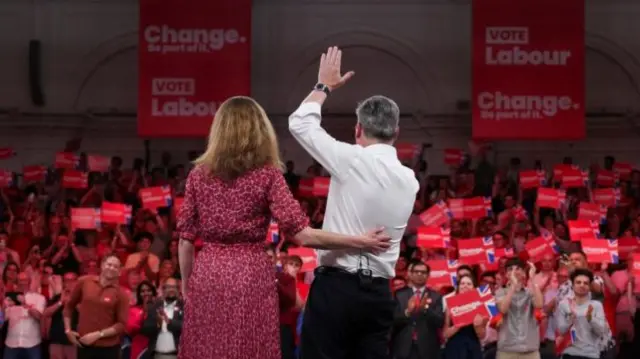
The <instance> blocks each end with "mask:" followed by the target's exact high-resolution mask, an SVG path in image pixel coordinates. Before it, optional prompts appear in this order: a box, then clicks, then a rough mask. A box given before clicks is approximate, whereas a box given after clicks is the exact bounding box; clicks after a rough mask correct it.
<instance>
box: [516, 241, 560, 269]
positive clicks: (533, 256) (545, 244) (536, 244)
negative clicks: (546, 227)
mask: <svg viewBox="0 0 640 359" xmlns="http://www.w3.org/2000/svg"><path fill="white" fill-rule="evenodd" d="M524 248H525V250H526V251H527V254H528V255H529V260H530V261H531V262H533V263H538V262H541V261H542V260H543V259H544V257H545V256H547V255H551V256H555V252H554V250H553V248H552V247H551V245H550V244H549V241H547V239H546V238H544V237H537V238H534V239H532V240H530V241H528V242H527V243H525V245H524Z"/></svg>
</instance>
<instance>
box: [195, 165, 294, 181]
mask: <svg viewBox="0 0 640 359" xmlns="http://www.w3.org/2000/svg"><path fill="white" fill-rule="evenodd" d="M188 176H189V179H190V180H191V181H203V180H207V179H209V180H210V179H215V178H216V176H215V175H214V174H212V173H211V172H209V170H208V169H207V168H206V167H205V166H203V165H196V166H195V167H194V168H193V169H192V170H191V171H190V172H189V175H188ZM276 176H283V173H282V171H281V170H280V169H279V168H278V167H276V166H272V165H266V166H262V167H258V168H254V169H252V170H249V171H247V172H245V173H243V174H242V175H240V176H239V177H238V178H237V179H245V180H253V181H256V180H258V181H261V180H264V181H266V182H268V183H271V182H272V181H273V179H274V178H276Z"/></svg>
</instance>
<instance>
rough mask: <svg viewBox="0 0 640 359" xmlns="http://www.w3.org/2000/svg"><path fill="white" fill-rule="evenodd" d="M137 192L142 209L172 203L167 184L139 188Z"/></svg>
mask: <svg viewBox="0 0 640 359" xmlns="http://www.w3.org/2000/svg"><path fill="white" fill-rule="evenodd" d="M138 193H139V195H140V200H141V201H142V208H144V209H151V210H156V209H158V208H162V207H171V204H172V203H173V196H172V194H171V187H169V186H156V187H146V188H141V189H140V191H139V192H138Z"/></svg>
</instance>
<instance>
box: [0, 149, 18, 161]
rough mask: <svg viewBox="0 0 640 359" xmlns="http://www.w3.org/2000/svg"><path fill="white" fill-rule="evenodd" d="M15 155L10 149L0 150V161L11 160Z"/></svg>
mask: <svg viewBox="0 0 640 359" xmlns="http://www.w3.org/2000/svg"><path fill="white" fill-rule="evenodd" d="M15 155H16V153H15V151H14V150H13V148H11V147H2V148H0V160H6V159H7V158H11V157H13V156H15Z"/></svg>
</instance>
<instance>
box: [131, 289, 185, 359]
mask: <svg viewBox="0 0 640 359" xmlns="http://www.w3.org/2000/svg"><path fill="white" fill-rule="evenodd" d="M162 296H163V298H161V299H159V300H158V301H156V302H155V303H153V304H152V305H151V307H150V308H149V309H148V311H147V313H148V314H147V318H146V319H145V321H144V323H143V325H142V329H141V332H142V334H144V335H145V336H146V337H147V338H149V348H148V353H149V355H148V357H149V358H152V359H176V358H177V357H178V344H179V343H180V334H181V333H182V319H183V315H184V313H183V308H184V303H183V302H182V300H181V299H179V298H178V281H177V280H176V279H174V278H168V279H167V280H165V281H164V284H163V285H162Z"/></svg>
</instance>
